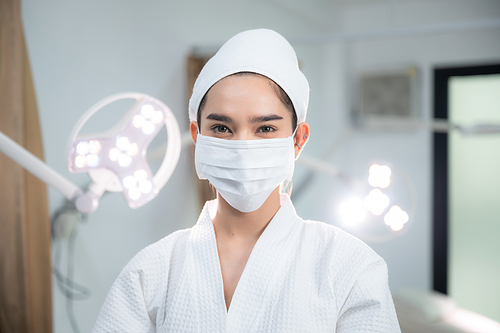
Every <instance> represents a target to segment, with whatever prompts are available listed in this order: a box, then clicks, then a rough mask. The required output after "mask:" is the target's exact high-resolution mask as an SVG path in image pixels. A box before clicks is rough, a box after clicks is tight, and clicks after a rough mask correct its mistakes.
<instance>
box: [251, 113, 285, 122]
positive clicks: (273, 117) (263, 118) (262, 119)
mask: <svg viewBox="0 0 500 333" xmlns="http://www.w3.org/2000/svg"><path fill="white" fill-rule="evenodd" d="M281 119H283V117H281V116H278V115H277V114H273V115H269V116H260V117H253V118H252V123H263V122H266V121H271V120H281Z"/></svg>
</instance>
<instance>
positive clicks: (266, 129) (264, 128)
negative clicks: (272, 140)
mask: <svg viewBox="0 0 500 333" xmlns="http://www.w3.org/2000/svg"><path fill="white" fill-rule="evenodd" d="M273 131H274V128H273V127H271V126H262V127H261V128H259V132H261V133H271V132H273Z"/></svg>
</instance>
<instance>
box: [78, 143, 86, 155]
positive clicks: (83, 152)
mask: <svg viewBox="0 0 500 333" xmlns="http://www.w3.org/2000/svg"><path fill="white" fill-rule="evenodd" d="M76 152H77V153H78V155H87V154H88V153H89V143H88V142H87V141H80V142H79V143H78V144H77V145H76Z"/></svg>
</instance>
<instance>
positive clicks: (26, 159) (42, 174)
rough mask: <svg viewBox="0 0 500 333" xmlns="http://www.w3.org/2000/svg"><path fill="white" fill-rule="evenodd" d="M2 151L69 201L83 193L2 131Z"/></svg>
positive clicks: (0, 146)
mask: <svg viewBox="0 0 500 333" xmlns="http://www.w3.org/2000/svg"><path fill="white" fill-rule="evenodd" d="M0 151H1V152H3V153H4V154H5V155H7V156H8V157H10V158H11V159H12V160H14V162H16V163H17V164H19V165H20V166H22V167H23V168H24V169H26V170H27V171H29V172H30V173H31V174H33V175H34V176H35V177H37V178H38V179H40V180H41V181H43V182H44V183H46V184H47V185H50V186H51V187H53V188H55V189H56V190H58V191H59V192H60V193H61V194H62V195H64V196H65V197H66V198H67V199H68V200H74V199H75V198H76V197H77V196H78V195H80V194H81V193H82V192H83V191H82V190H81V189H80V187H78V186H77V185H75V184H73V183H72V182H70V181H69V180H68V179H66V178H64V177H63V176H62V175H61V174H60V173H58V172H57V171H55V170H54V169H52V168H51V167H49V166H48V165H47V164H45V163H44V162H43V161H42V160H40V159H39V158H38V157H36V156H35V155H33V154H32V153H30V152H29V151H28V150H26V149H25V148H24V147H22V146H21V145H19V144H18V143H17V142H15V141H13V140H12V139H11V138H9V137H8V136H6V135H5V134H3V133H2V132H1V131H0Z"/></svg>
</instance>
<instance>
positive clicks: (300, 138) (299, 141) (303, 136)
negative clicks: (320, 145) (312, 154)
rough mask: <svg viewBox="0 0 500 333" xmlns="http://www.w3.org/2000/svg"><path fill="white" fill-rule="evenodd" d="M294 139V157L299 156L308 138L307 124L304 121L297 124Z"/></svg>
mask: <svg viewBox="0 0 500 333" xmlns="http://www.w3.org/2000/svg"><path fill="white" fill-rule="evenodd" d="M293 139H294V141H295V145H294V148H295V159H297V158H299V155H300V152H301V151H302V149H304V147H305V145H306V143H307V141H308V140H309V124H308V123H306V122H303V123H300V124H299V125H298V126H297V130H296V131H295V136H294V138H293Z"/></svg>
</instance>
